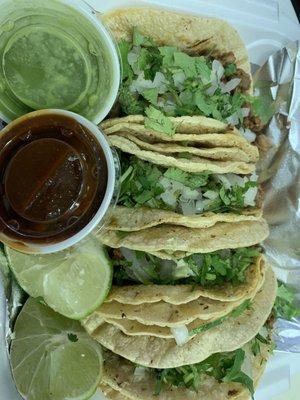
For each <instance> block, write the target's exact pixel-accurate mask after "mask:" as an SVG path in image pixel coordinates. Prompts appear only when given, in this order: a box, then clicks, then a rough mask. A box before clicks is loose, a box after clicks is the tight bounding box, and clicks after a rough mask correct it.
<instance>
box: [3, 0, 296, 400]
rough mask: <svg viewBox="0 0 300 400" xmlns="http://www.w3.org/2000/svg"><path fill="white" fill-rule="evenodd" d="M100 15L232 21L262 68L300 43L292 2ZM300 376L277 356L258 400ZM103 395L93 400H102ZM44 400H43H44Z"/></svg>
mask: <svg viewBox="0 0 300 400" xmlns="http://www.w3.org/2000/svg"><path fill="white" fill-rule="evenodd" d="M86 2H87V3H89V4H90V5H91V6H93V7H94V8H95V9H96V10H97V11H99V12H105V11H108V10H111V9H113V8H118V7H126V6H141V5H144V6H147V5H157V6H163V7H166V8H169V9H173V10H177V11H183V12H187V13H190V14H201V15H207V16H212V17H218V18H222V19H225V20H227V21H229V22H230V23H231V24H232V25H233V26H234V27H235V28H236V29H237V31H238V32H239V34H240V35H241V37H242V38H243V40H244V42H245V43H246V45H247V49H248V51H249V54H250V59H251V62H252V63H254V64H258V65H261V64H263V62H264V61H265V60H266V59H267V57H268V56H269V55H270V54H272V53H274V52H275V51H276V50H278V49H280V48H281V47H283V46H285V45H286V44H287V43H288V42H289V41H294V40H297V39H300V25H299V23H298V21H297V17H296V15H295V12H294V9H293V7H292V4H291V2H290V0H278V1H273V0H209V1H208V0H184V1H183V0H86ZM4 305H5V302H4V295H3V293H1V287H0V399H1V400H2V399H3V400H20V399H21V398H20V396H19V395H18V394H17V392H16V390H15V388H14V385H13V383H12V380H11V376H10V373H9V367H8V362H7V357H6V352H5V342H4V338H3V334H2V333H3V332H4V328H3V326H1V321H2V320H3V319H2V313H3V312H4ZM296 373H300V355H297V354H279V353H277V354H276V355H275V356H274V357H273V358H272V359H271V360H270V362H269V363H268V366H267V370H266V373H265V375H264V377H263V380H262V382H261V385H260V387H259V389H258V390H257V392H256V395H255V399H256V400H272V399H273V398H274V396H277V395H279V394H283V393H286V396H285V397H284V398H285V400H295V399H292V398H289V396H288V390H289V387H290V380H291V379H292V378H293V375H295V374H296ZM103 399H104V397H103V396H102V395H101V394H100V392H98V393H96V394H95V396H94V397H93V400H103ZM41 400H43V399H41Z"/></svg>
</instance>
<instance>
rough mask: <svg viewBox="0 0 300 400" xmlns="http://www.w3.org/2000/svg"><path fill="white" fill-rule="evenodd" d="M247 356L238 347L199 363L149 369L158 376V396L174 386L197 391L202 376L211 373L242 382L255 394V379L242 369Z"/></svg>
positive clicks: (218, 379) (156, 391)
mask: <svg viewBox="0 0 300 400" xmlns="http://www.w3.org/2000/svg"><path fill="white" fill-rule="evenodd" d="M245 357H246V354H245V351H244V350H243V349H238V350H236V351H234V352H232V353H218V354H213V355H212V356H210V357H209V358H207V359H206V360H204V361H202V362H200V363H198V364H192V365H185V366H183V367H178V368H169V369H160V370H159V369H149V371H150V372H152V373H154V374H155V377H156V388H155V393H154V394H155V395H157V396H158V395H159V394H160V393H161V392H162V390H163V389H165V388H166V389H169V388H172V387H186V388H188V389H191V390H194V391H196V392H197V391H198V390H199V389H200V388H201V382H202V379H201V378H202V376H203V375H209V376H212V377H214V378H215V379H216V380H217V381H219V382H238V383H241V384H242V385H244V386H245V387H246V388H247V389H248V390H249V392H250V393H251V395H252V396H253V394H254V387H253V380H252V379H251V378H250V377H249V376H248V375H246V374H245V373H244V372H243V371H242V367H243V364H244V361H245Z"/></svg>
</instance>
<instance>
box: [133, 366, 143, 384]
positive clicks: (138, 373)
mask: <svg viewBox="0 0 300 400" xmlns="http://www.w3.org/2000/svg"><path fill="white" fill-rule="evenodd" d="M145 375H146V368H145V367H136V368H135V370H134V373H133V380H134V382H140V381H142V380H143V379H144V378H145Z"/></svg>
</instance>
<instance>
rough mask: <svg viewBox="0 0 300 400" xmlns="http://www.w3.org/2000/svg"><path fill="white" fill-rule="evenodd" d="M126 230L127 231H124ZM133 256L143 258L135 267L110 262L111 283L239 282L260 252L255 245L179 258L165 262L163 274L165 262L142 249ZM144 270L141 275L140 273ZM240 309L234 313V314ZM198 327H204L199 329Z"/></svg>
mask: <svg viewBox="0 0 300 400" xmlns="http://www.w3.org/2000/svg"><path fill="white" fill-rule="evenodd" d="M125 233H126V232H125ZM131 254H132V256H135V257H137V254H139V257H140V260H142V261H141V262H140V263H139V264H138V266H137V265H134V264H133V263H132V262H131V261H129V260H127V259H125V258H124V259H122V260H120V259H117V260H114V261H113V264H114V266H115V268H114V282H115V284H117V285H124V284H134V283H144V284H147V283H148V284H149V283H154V284H157V285H166V284H192V285H195V284H197V285H201V286H203V287H213V286H218V285H224V283H226V282H227V283H230V284H232V285H238V284H239V283H243V282H245V280H246V271H247V269H248V268H249V266H250V265H251V264H252V263H253V262H254V260H255V258H256V257H257V256H258V255H259V252H258V250H257V249H255V248H240V249H235V250H228V251H226V252H224V251H217V252H213V253H208V254H205V255H201V254H194V255H191V256H188V257H185V258H183V259H182V260H180V261H178V262H177V263H176V262H175V261H169V262H168V270H167V271H168V273H166V267H165V262H164V261H162V260H161V259H160V258H158V257H155V256H152V255H150V254H148V253H145V252H135V251H134V250H131ZM140 269H143V274H142V275H141V274H140ZM239 311H240V308H237V310H235V311H234V312H233V315H232V316H233V317H236V316H237V315H236V314H235V313H239ZM201 329H206V328H202V327H201Z"/></svg>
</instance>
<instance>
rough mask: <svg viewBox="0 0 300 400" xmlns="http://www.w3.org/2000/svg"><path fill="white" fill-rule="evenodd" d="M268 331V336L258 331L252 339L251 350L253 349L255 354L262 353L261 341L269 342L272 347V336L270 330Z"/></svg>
mask: <svg viewBox="0 0 300 400" xmlns="http://www.w3.org/2000/svg"><path fill="white" fill-rule="evenodd" d="M267 332H268V336H267V337H266V338H265V337H263V336H262V335H261V334H259V333H258V334H257V335H256V336H255V338H254V339H252V341H251V351H252V353H253V355H254V356H257V355H258V354H260V345H261V343H263V344H267V345H269V346H270V347H272V346H271V345H272V338H271V335H270V332H269V331H268V330H267Z"/></svg>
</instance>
